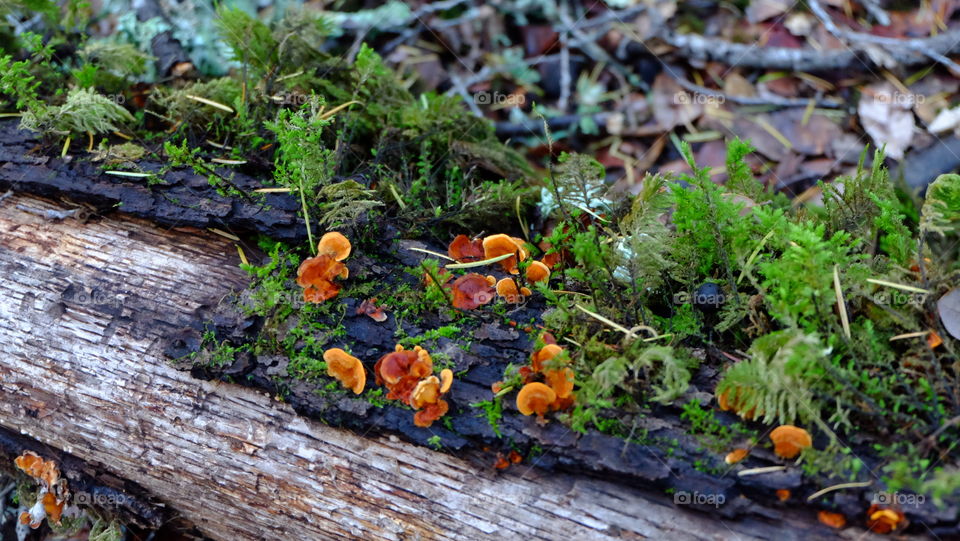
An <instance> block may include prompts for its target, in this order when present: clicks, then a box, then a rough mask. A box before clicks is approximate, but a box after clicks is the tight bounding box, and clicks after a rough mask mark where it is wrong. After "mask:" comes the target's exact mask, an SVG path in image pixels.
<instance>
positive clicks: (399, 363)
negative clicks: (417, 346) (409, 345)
mask: <svg viewBox="0 0 960 541" xmlns="http://www.w3.org/2000/svg"><path fill="white" fill-rule="evenodd" d="M416 360H417V354H416V353H414V352H413V351H404V350H402V349H401V350H400V351H393V352H390V353H387V354H386V355H384V356H383V357H380V360H379V361H377V364H376V365H374V367H373V374H374V375H375V376H376V378H377V384H380V383H383V384H385V385H386V386H387V387H390V386H392V385H395V384H396V383H397V382H398V381H400V379H401V378H403V377H404V376H406V375H407V374H408V373H409V371H410V365H411V364H413V363H414V361H416Z"/></svg>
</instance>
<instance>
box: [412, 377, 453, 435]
mask: <svg viewBox="0 0 960 541" xmlns="http://www.w3.org/2000/svg"><path fill="white" fill-rule="evenodd" d="M450 377H451V378H452V377H453V373H452V372H451V374H450ZM447 388H448V389H449V386H448V387H447ZM441 389H442V386H441V384H440V380H439V379H437V376H429V377H427V378H425V379H422V380H420V382H419V383H417V386H416V387H414V389H413V392H412V393H411V394H410V406H411V407H413V408H414V409H416V410H418V411H417V412H416V413H415V414H413V424H415V425H417V426H419V427H423V428H427V427H429V426H430V425H432V424H433V422H434V421H436V420H437V419H439V418H441V417H443V416H444V415H446V413H447V411H448V410H449V409H450V406H449V404H447V402H446V401H445V400H444V399H443V398H440V397H441V395H443V392H442V391H441Z"/></svg>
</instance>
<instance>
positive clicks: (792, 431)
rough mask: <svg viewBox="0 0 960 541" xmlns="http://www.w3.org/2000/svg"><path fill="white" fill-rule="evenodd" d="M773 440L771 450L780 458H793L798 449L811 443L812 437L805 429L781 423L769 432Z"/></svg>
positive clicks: (798, 452) (800, 449) (797, 453)
mask: <svg viewBox="0 0 960 541" xmlns="http://www.w3.org/2000/svg"><path fill="white" fill-rule="evenodd" d="M770 439H771V440H772V441H773V452H774V453H776V454H777V456H779V457H781V458H787V459H790V458H795V457H796V456H797V455H799V454H800V451H802V450H803V449H805V448H807V447H810V446H811V445H813V439H811V438H810V433H809V432H807V431H806V430H804V429H802V428H799V427H796V426H793V425H781V426H778V427H777V428H774V429H773V432H771V433H770Z"/></svg>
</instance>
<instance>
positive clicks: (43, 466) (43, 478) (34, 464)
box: [13, 451, 60, 490]
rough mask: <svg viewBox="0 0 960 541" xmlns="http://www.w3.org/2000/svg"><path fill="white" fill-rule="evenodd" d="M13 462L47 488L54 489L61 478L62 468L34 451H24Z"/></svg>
mask: <svg viewBox="0 0 960 541" xmlns="http://www.w3.org/2000/svg"><path fill="white" fill-rule="evenodd" d="M13 463H14V464H15V465H16V466H17V467H18V468H20V469H21V470H23V472H24V473H26V474H27V475H29V476H30V477H33V478H34V479H36V480H37V481H38V482H39V483H41V484H43V485H44V486H45V487H46V489H47V490H53V489H54V486H55V485H56V484H57V481H58V480H59V479H60V468H58V467H57V463H56V462H54V461H52V460H44V459H43V458H42V457H41V456H40V455H38V454H37V453H34V452H33V451H24V452H23V454H22V455H20V456H18V457H17V458H15V459H13Z"/></svg>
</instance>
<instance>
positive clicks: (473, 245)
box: [447, 235, 483, 263]
mask: <svg viewBox="0 0 960 541" xmlns="http://www.w3.org/2000/svg"><path fill="white" fill-rule="evenodd" d="M447 255H449V256H450V257H451V258H453V259H454V260H455V261H456V262H458V263H471V262H473V261H480V260H481V259H483V241H482V240H480V239H471V238H470V237H468V236H466V235H457V236H456V237H454V239H453V241H452V242H450V245H449V246H448V247H447Z"/></svg>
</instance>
